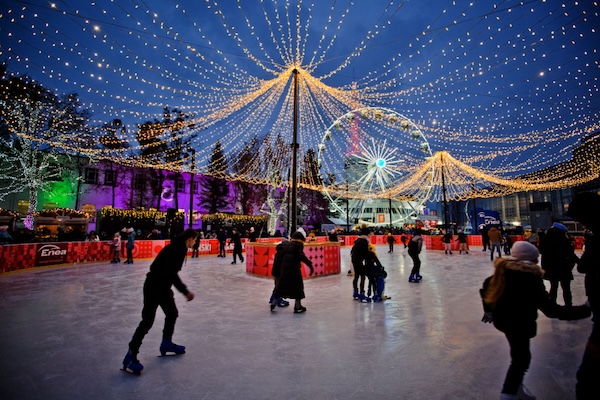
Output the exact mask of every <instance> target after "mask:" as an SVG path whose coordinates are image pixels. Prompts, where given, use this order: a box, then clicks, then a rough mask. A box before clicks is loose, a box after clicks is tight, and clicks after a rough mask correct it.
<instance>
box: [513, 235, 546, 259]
mask: <svg viewBox="0 0 600 400" xmlns="http://www.w3.org/2000/svg"><path fill="white" fill-rule="evenodd" d="M510 254H511V257H512V259H513V260H517V261H536V260H537V259H538V257H539V256H540V252H539V251H538V249H537V247H535V246H534V245H533V244H531V243H529V242H525V241H522V240H520V241H518V242H516V243H515V244H513V247H512V249H510Z"/></svg>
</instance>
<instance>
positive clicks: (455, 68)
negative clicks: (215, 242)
mask: <svg viewBox="0 0 600 400" xmlns="http://www.w3.org/2000/svg"><path fill="white" fill-rule="evenodd" d="M340 3H342V2H335V1H332V2H327V3H326V2H320V1H319V2H316V1H296V2H291V1H289V0H288V1H286V0H282V1H278V2H267V1H263V0H257V1H253V2H236V3H235V5H232V4H231V2H226V1H222V0H206V1H205V2H204V3H203V4H200V3H199V2H197V1H191V0H189V1H185V0H184V1H181V2H178V3H172V2H162V1H145V2H143V3H140V2H136V1H118V2H117V1H109V2H92V3H89V4H87V3H86V4H81V2H79V1H74V0H66V1H62V2H57V3H56V4H54V3H50V4H49V5H46V4H47V3H45V2H44V3H40V4H35V3H23V2H18V1H16V0H12V1H7V2H5V3H4V4H3V10H2V11H1V12H0V23H1V25H2V29H1V30H0V55H1V56H2V58H3V59H5V60H6V61H7V62H8V67H9V69H10V70H17V71H19V72H20V73H23V74H29V75H30V76H32V77H34V78H35V79H37V80H39V81H41V82H43V84H44V86H46V87H56V88H59V87H60V88H61V89H60V90H61V91H62V92H67V91H75V92H78V93H79V95H80V98H81V99H82V102H83V106H84V107H87V108H89V109H91V110H92V111H93V112H94V121H93V127H90V128H89V131H87V132H84V133H82V134H81V135H80V136H79V137H75V138H74V137H71V138H68V139H66V140H63V139H60V140H58V139H53V138H43V137H42V138H40V137H33V138H30V139H32V140H38V141H45V142H47V143H48V144H51V145H53V146H56V147H60V148H63V149H66V150H68V151H73V152H77V153H80V154H86V155H88V156H89V157H91V158H92V159H94V160H102V159H111V160H113V161H118V162H120V163H122V164H124V165H130V166H136V167H153V168H161V169H167V170H177V171H183V172H189V171H192V170H193V171H195V172H196V173H205V174H209V173H214V172H211V171H210V170H209V169H208V166H209V160H210V158H211V154H212V151H213V149H214V144H215V143H216V142H217V141H219V142H220V144H221V146H222V148H223V155H224V157H225V159H226V160H227V161H228V162H231V161H232V160H235V159H236V157H238V156H239V154H240V152H241V151H243V149H244V148H245V145H246V144H247V143H249V142H250V141H252V140H253V139H255V138H258V140H259V141H260V142H261V143H263V144H273V143H276V142H277V140H279V142H283V143H287V144H289V143H291V135H292V125H293V124H292V115H293V96H292V76H293V73H294V71H297V72H298V85H299V106H298V108H299V111H300V117H299V120H300V124H299V126H300V128H299V135H298V137H299V142H300V143H299V144H300V152H301V153H303V154H304V153H306V152H307V151H308V149H313V150H315V151H318V146H319V145H320V144H321V143H322V139H323V132H325V131H326V130H327V128H328V127H330V126H331V125H332V124H333V123H334V121H336V120H337V119H338V117H339V116H340V115H347V114H348V113H349V112H351V110H357V109H361V108H366V107H371V108H376V107H380V108H386V109H392V110H397V111H396V112H401V113H402V115H404V116H406V117H405V118H406V119H407V120H409V121H411V126H414V127H415V128H416V129H419V131H420V132H421V133H422V135H423V136H424V137H426V138H427V139H428V141H429V145H430V149H431V151H433V152H434V153H435V154H433V156H432V157H431V158H430V159H429V160H428V161H427V162H426V163H423V164H422V165H414V168H412V169H410V170H408V172H409V173H407V174H403V175H402V178H399V176H398V175H399V174H395V173H393V172H389V171H392V170H393V168H392V166H393V164H391V166H388V168H387V170H386V169H385V168H384V169H380V170H377V169H375V170H374V171H388V172H386V174H387V175H386V174H383V173H381V174H379V175H378V176H375V178H376V179H375V180H376V181H377V182H378V183H377V187H378V191H380V192H382V194H383V195H384V196H386V197H388V196H393V197H394V198H414V197H420V196H422V195H423V194H424V191H426V192H427V193H429V194H428V196H429V197H431V198H432V199H437V198H439V190H438V189H437V187H438V185H439V179H438V178H439V175H440V174H439V171H441V168H440V167H441V166H442V165H444V166H445V169H444V170H445V174H447V177H449V179H448V181H449V182H450V191H451V193H452V196H453V198H457V199H458V198H468V197H470V196H483V197H485V196H491V195H502V194H506V193H513V192H515V191H519V190H531V189H532V188H538V189H540V190H542V189H544V190H545V189H551V188H559V187H568V186H572V185H576V184H580V183H582V182H586V181H589V180H590V179H593V178H595V177H597V176H598V175H597V170H596V169H594V168H589V165H598V163H597V161H598V160H597V159H596V158H597V157H598V156H597V154H588V155H586V156H584V157H579V158H577V157H574V156H573V151H574V150H575V149H577V148H578V146H579V145H580V144H581V143H582V142H583V141H584V139H585V138H586V137H587V136H588V135H590V134H591V133H593V132H595V131H597V130H598V129H599V121H600V118H599V117H600V108H599V107H598V103H599V102H598V95H599V93H598V79H599V77H600V65H599V62H598V60H599V58H598V43H600V38H599V37H598V36H599V34H598V32H597V27H598V26H600V16H599V13H598V11H599V10H598V4H597V3H596V2H578V1H565V2H550V1H546V2H539V1H525V2H519V3H515V4H514V5H511V6H504V5H495V4H493V3H490V2H470V3H464V2H445V1H439V2H433V3H431V4H428V6H427V10H426V11H427V12H426V13H425V12H424V10H423V9H422V8H419V7H422V5H419V4H416V3H420V2H404V1H398V2H396V1H390V2H389V3H387V5H386V6H384V7H380V6H379V5H375V4H373V3H372V2H360V3H361V4H360V5H359V4H354V3H353V2H347V3H344V4H340ZM355 3H358V2H355ZM363 3H368V4H363ZM357 18H358V19H359V20H360V24H359V23H357ZM13 74H14V72H13ZM164 107H169V108H170V109H172V110H173V109H176V110H179V112H180V115H183V116H185V118H184V120H183V121H182V120H177V121H174V122H173V121H171V122H164V118H163V111H162V110H163V108H164ZM113 119H119V120H121V121H123V123H124V128H123V129H122V130H120V131H119V132H117V133H116V134H115V135H113V136H110V135H107V132H106V125H107V124H108V123H109V122H110V121H111V120H113ZM146 121H163V122H162V123H158V122H157V123H154V124H151V126H150V127H149V128H148V129H146V130H143V131H142V130H141V129H140V125H141V124H143V123H144V122H146ZM16 133H17V134H23V133H22V132H16ZM98 137H100V138H101V140H98ZM384 142H385V145H383V143H384ZM123 143H127V144H128V146H127V147H125V146H123V145H122V144H123ZM181 146H183V148H182V147H181ZM363 146H365V147H364V150H365V152H366V153H369V146H371V148H372V149H377V148H379V149H381V148H386V149H387V150H388V151H390V152H391V151H401V147H399V146H394V144H393V143H391V141H390V140H389V139H388V140H387V142H386V139H385V137H384V136H383V135H380V136H378V135H377V133H376V132H375V133H373V138H372V141H371V140H368V141H366V142H365V143H363ZM158 149H160V156H157V154H156V153H157V151H159V150H158ZM394 149H396V150H394ZM182 150H184V151H182ZM191 150H193V151H191ZM192 153H193V157H191V156H190V154H192ZM326 153H327V154H329V157H330V159H328V160H324V161H326V162H328V163H333V162H335V161H336V160H337V161H339V160H340V159H343V158H344V154H335V152H332V151H329V152H326ZM182 154H185V156H183V155H182ZM369 157H370V156H369ZM287 158H289V147H287V146H272V145H264V146H261V147H260V153H259V154H257V157H255V159H253V160H252V161H250V162H248V163H246V164H245V165H244V166H243V167H241V168H238V169H237V170H236V171H235V172H233V171H231V170H228V171H226V172H224V173H223V176H222V177H225V178H228V179H234V180H243V181H247V182H252V183H257V184H272V183H273V181H272V176H271V175H269V174H265V170H266V169H268V170H273V168H276V169H280V170H284V168H285V167H286V162H287V161H286V160H287ZM382 159H383V158H382ZM363 161H364V160H363ZM269 163H271V165H269V166H265V164H269ZM594 163H595V164H594ZM551 166H555V167H554V168H553V169H552V174H551V176H549V175H550V174H548V168H550V167H551ZM432 171H433V172H432ZM594 174H595V175H594ZM409 175H410V176H409ZM302 176H303V177H305V178H304V180H303V181H301V182H300V185H301V186H303V187H307V188H312V189H321V185H320V182H315V181H313V180H312V179H313V178H312V177H311V175H310V174H304V175H302ZM280 178H281V177H278V179H280ZM426 182H430V184H426ZM279 183H281V184H286V182H285V181H283V182H279ZM364 189H365V187H364V186H363V187H361V188H360V190H361V191H364ZM357 195H358V194H357Z"/></svg>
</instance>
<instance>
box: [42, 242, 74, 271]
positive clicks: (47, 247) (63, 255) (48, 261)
mask: <svg viewBox="0 0 600 400" xmlns="http://www.w3.org/2000/svg"><path fill="white" fill-rule="evenodd" d="M68 246H69V244H68V243H57V244H43V245H39V246H38V248H37V252H36V253H35V265H36V266H38V267H40V266H43V265H52V264H65V263H66V262H67V249H68Z"/></svg>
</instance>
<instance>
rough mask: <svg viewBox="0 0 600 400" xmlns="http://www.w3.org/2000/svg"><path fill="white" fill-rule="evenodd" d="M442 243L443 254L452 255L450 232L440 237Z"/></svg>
mask: <svg viewBox="0 0 600 400" xmlns="http://www.w3.org/2000/svg"><path fill="white" fill-rule="evenodd" d="M442 243H444V254H452V232H450V231H448V232H446V233H445V234H444V236H442Z"/></svg>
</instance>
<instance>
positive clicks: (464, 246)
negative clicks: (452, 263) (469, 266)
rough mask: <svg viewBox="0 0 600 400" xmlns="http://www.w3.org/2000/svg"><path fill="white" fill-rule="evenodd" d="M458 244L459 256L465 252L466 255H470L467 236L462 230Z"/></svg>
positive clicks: (459, 232) (457, 239)
mask: <svg viewBox="0 0 600 400" xmlns="http://www.w3.org/2000/svg"><path fill="white" fill-rule="evenodd" d="M456 241H457V242H458V246H459V247H458V254H461V253H462V252H463V251H464V252H465V254H469V243H468V242H467V234H466V233H464V232H463V231H462V230H459V231H458V237H457V238H456Z"/></svg>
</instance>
